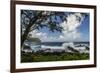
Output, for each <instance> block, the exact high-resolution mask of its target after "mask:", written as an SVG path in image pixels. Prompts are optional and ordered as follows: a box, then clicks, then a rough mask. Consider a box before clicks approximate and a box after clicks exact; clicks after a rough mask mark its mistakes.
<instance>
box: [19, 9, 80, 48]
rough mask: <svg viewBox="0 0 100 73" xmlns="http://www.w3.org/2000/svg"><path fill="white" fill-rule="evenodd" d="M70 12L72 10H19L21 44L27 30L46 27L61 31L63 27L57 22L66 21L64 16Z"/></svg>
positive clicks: (27, 32)
mask: <svg viewBox="0 0 100 73" xmlns="http://www.w3.org/2000/svg"><path fill="white" fill-rule="evenodd" d="M70 13H72V12H69V13H68V12H56V11H36V10H21V46H22V45H23V43H24V41H25V40H26V39H27V38H28V35H29V32H31V31H33V30H35V29H38V30H39V29H40V28H43V27H47V28H49V30H50V31H52V32H55V31H59V32H62V30H63V28H62V27H61V26H60V25H59V24H60V23H62V22H63V21H67V19H66V17H67V15H68V14H70ZM79 20H80V19H79Z"/></svg>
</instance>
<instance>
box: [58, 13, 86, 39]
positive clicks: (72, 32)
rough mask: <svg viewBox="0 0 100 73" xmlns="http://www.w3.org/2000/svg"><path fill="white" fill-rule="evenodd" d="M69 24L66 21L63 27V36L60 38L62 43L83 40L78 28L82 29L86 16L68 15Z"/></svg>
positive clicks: (79, 14)
mask: <svg viewBox="0 0 100 73" xmlns="http://www.w3.org/2000/svg"><path fill="white" fill-rule="evenodd" d="M66 19H67V22H66V21H64V22H63V23H62V24H61V26H62V27H63V29H64V30H63V31H62V33H63V35H60V36H59V39H60V40H62V41H75V40H77V39H79V38H81V34H82V33H80V32H79V31H78V27H80V25H81V23H82V21H83V19H84V16H82V14H81V13H74V14H70V15H68V17H67V18H66Z"/></svg>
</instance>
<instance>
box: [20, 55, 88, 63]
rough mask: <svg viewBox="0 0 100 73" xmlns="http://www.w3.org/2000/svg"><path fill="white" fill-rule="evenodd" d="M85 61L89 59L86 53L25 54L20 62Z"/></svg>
mask: <svg viewBox="0 0 100 73" xmlns="http://www.w3.org/2000/svg"><path fill="white" fill-rule="evenodd" d="M87 59H89V54H87V53H82V54H80V53H59V54H58V53H57V54H54V53H42V54H41V53H33V54H29V53H27V54H24V55H23V54H22V55H21V62H45V61H71V60H87Z"/></svg>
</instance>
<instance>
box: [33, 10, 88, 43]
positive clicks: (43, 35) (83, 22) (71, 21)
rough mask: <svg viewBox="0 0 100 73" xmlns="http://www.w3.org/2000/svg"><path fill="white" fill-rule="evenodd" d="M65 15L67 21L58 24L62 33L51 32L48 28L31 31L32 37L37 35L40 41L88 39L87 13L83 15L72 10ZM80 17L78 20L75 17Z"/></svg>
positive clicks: (81, 40)
mask: <svg viewBox="0 0 100 73" xmlns="http://www.w3.org/2000/svg"><path fill="white" fill-rule="evenodd" d="M67 13H69V15H68V16H67V17H66V19H67V22H66V21H64V22H62V23H60V24H59V26H61V27H63V29H64V30H63V31H62V33H60V32H57V31H55V32H51V31H50V30H49V29H48V28H46V27H45V28H42V29H40V30H34V31H32V32H31V33H32V36H33V37H38V38H39V39H40V40H41V41H42V42H85V41H89V19H90V18H89V17H90V16H89V14H88V13H86V14H87V16H83V15H82V14H81V13H79V12H78V13H77V12H73V14H70V12H67ZM78 18H80V21H78V20H77V19H78Z"/></svg>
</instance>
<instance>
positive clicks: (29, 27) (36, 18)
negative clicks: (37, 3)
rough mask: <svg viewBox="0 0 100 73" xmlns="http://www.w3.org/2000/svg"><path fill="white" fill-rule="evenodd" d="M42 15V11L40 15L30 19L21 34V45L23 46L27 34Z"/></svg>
mask: <svg viewBox="0 0 100 73" xmlns="http://www.w3.org/2000/svg"><path fill="white" fill-rule="evenodd" d="M41 15H42V12H40V13H39V14H38V16H36V17H34V18H33V19H32V20H30V23H29V25H28V27H27V28H26V30H25V31H24V34H23V35H22V36H21V47H22V46H23V43H24V41H25V40H26V39H27V36H28V34H29V32H30V29H31V27H32V26H33V25H34V23H35V22H36V21H37V20H38V18H39V17H40V16H41Z"/></svg>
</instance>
